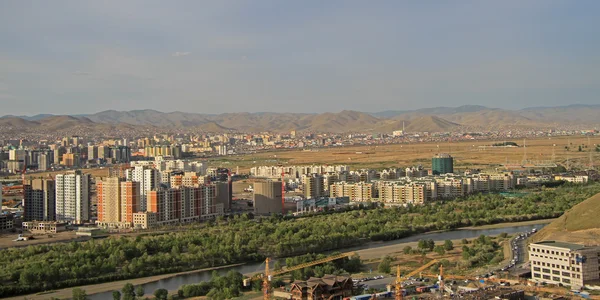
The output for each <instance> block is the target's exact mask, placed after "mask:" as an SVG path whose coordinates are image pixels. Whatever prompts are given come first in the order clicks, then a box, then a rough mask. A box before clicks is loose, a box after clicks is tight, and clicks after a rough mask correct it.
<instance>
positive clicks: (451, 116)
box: [0, 105, 600, 133]
mask: <svg viewBox="0 0 600 300" xmlns="http://www.w3.org/2000/svg"><path fill="white" fill-rule="evenodd" d="M598 115H600V105H569V106H560V107H534V108H526V109H521V110H505V109H499V108H489V107H485V106H479V105H464V106H460V107H434V108H423V109H418V110H410V111H383V112H377V113H366V112H358V111H350V110H344V111H341V112H338V113H320V114H306V113H270V112H260V113H246V112H244V113H224V114H200V113H190V112H180V111H176V112H169V113H165V112H159V111H156V110H132V111H116V110H107V111H103V112H99V113H95V114H88V115H72V116H57V115H49V114H41V115H35V116H11V115H7V116H4V117H1V118H0V127H4V128H7V127H8V128H13V129H16V128H19V129H25V130H28V129H39V130H48V131H56V130H63V129H68V128H72V127H82V128H90V129H100V130H102V129H110V128H124V129H127V128H133V127H138V126H144V127H146V126H147V127H158V128H171V129H178V128H179V129H180V128H187V129H194V130H197V131H200V132H226V131H241V132H261V131H275V132H286V131H290V130H297V131H306V132H331V133H342V132H359V131H360V132H377V133H385V132H391V131H394V130H401V129H402V128H404V129H405V130H406V131H407V132H423V131H428V132H447V131H453V130H456V129H459V128H471V129H480V130H486V129H500V128H532V129H534V128H535V129H542V128H556V127H561V126H574V125H582V126H596V125H598V124H600V122H599V121H598V118H597V116H598Z"/></svg>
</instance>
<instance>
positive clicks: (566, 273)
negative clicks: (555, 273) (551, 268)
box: [562, 272, 571, 277]
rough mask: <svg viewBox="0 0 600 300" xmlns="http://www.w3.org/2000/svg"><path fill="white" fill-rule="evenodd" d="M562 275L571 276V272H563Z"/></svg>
mask: <svg viewBox="0 0 600 300" xmlns="http://www.w3.org/2000/svg"><path fill="white" fill-rule="evenodd" d="M562 276H566V277H571V273H569V272H562Z"/></svg>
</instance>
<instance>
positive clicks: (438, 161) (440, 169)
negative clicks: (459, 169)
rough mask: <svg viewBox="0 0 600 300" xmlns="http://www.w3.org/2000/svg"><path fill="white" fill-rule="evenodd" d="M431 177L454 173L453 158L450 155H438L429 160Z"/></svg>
mask: <svg viewBox="0 0 600 300" xmlns="http://www.w3.org/2000/svg"><path fill="white" fill-rule="evenodd" d="M431 170H432V171H433V175H439V174H448V173H454V158H452V156H450V154H438V155H436V156H434V157H433V158H432V159H431Z"/></svg>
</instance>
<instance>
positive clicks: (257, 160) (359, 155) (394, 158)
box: [210, 136, 600, 172]
mask: <svg viewBox="0 0 600 300" xmlns="http://www.w3.org/2000/svg"><path fill="white" fill-rule="evenodd" d="M506 141H507V142H510V141H512V142H515V143H517V144H518V145H519V146H522V145H523V140H506ZM498 142H502V141H460V142H453V143H448V142H444V143H430V142H428V143H414V144H394V145H379V146H350V147H339V148H325V149H318V150H315V151H302V150H293V151H273V152H262V153H257V154H252V155H243V156H233V157H228V158H226V159H218V160H213V161H211V162H210V164H211V165H215V166H225V167H232V168H234V169H235V167H236V166H239V167H240V171H245V172H247V171H248V170H249V169H250V168H251V167H252V166H260V165H276V164H278V163H283V164H289V165H294V164H299V165H302V164H347V165H351V166H353V167H354V168H387V167H407V166H413V165H417V164H423V165H424V166H428V165H430V164H431V157H432V156H433V155H435V154H436V153H438V152H445V153H451V154H452V156H454V158H455V166H457V167H459V168H489V167H494V166H500V165H501V164H504V163H506V162H507V161H508V162H512V163H520V162H521V161H522V160H523V157H524V149H523V147H515V148H502V147H494V148H492V147H486V148H482V147H483V146H490V145H491V144H493V143H498ZM589 143H590V147H589V148H585V147H584V148H583V151H582V152H579V151H578V146H579V145H583V146H586V145H588V138H587V137H585V136H577V137H552V138H537V139H528V140H527V141H526V144H527V159H528V160H532V161H550V160H552V152H553V148H554V154H555V161H556V162H557V163H559V164H565V163H566V161H567V159H569V161H570V165H571V166H572V167H575V166H577V165H580V166H585V165H587V164H588V161H589V153H588V152H587V151H588V150H589V149H590V148H591V149H592V150H593V148H594V144H600V137H590V139H589ZM554 145H556V146H554ZM438 146H439V148H438ZM480 146H481V147H480ZM566 146H570V149H569V150H566V149H565V147H566ZM592 156H593V159H594V160H596V159H597V158H599V157H600V153H597V152H595V151H593V152H592Z"/></svg>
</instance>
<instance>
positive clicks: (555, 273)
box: [552, 271, 560, 275]
mask: <svg viewBox="0 0 600 300" xmlns="http://www.w3.org/2000/svg"><path fill="white" fill-rule="evenodd" d="M552 274H554V275H560V271H552Z"/></svg>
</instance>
